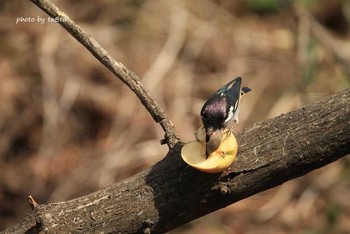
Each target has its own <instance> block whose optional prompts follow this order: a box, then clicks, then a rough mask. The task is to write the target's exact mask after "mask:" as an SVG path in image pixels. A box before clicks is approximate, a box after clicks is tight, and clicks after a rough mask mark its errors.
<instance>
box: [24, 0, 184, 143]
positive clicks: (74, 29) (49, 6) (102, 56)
mask: <svg viewBox="0 0 350 234" xmlns="http://www.w3.org/2000/svg"><path fill="white" fill-rule="evenodd" d="M31 1H32V2H33V3H34V4H35V5H37V6H38V7H39V8H41V9H42V10H43V11H45V12H46V13H47V14H48V15H49V16H51V17H52V18H56V17H59V19H60V20H59V24H60V25H61V26H62V27H63V28H65V29H66V30H67V31H68V32H69V33H70V34H71V35H72V36H73V37H74V38H75V39H77V40H78V41H79V42H80V43H81V44H82V45H83V46H85V48H87V49H88V50H89V51H90V52H91V53H92V54H93V55H94V56H95V58H97V59H98V60H99V61H100V62H101V63H102V64H103V65H105V66H106V67H107V68H108V69H109V70H110V71H111V72H112V73H113V74H114V75H116V76H117V77H118V78H119V79H120V80H122V81H123V82H124V83H125V84H126V85H127V86H128V87H129V88H130V89H131V90H132V91H133V92H134V93H135V94H136V95H137V97H138V98H139V99H140V100H141V102H142V104H143V105H144V106H145V108H146V109H147V111H148V112H149V113H150V114H151V115H152V117H153V119H154V120H155V121H156V122H157V123H159V124H160V125H161V126H162V128H163V130H164V132H165V137H164V140H162V144H164V143H166V144H168V146H169V148H170V149H171V148H172V147H173V146H174V145H175V144H176V143H177V142H178V141H179V137H178V136H177V135H176V132H175V129H174V126H173V124H172V123H171V121H170V119H169V118H168V116H167V114H166V113H165V111H164V110H163V108H162V107H161V106H160V105H159V104H158V103H157V102H156V100H155V99H154V98H153V97H152V95H151V93H150V92H148V90H147V89H146V88H145V87H143V85H142V83H141V81H140V79H139V77H138V76H137V75H136V74H135V73H134V72H132V71H130V70H129V69H127V68H126V67H125V66H124V65H123V64H122V63H120V62H117V61H115V60H114V59H113V57H112V56H111V55H110V54H109V53H108V52H107V51H106V50H105V49H103V48H102V47H101V45H100V44H99V43H98V42H97V41H96V40H95V39H94V38H92V37H91V36H90V35H88V34H87V33H86V32H85V31H84V30H83V29H82V28H81V27H80V26H79V25H77V24H76V23H75V22H74V21H73V20H71V19H70V18H69V17H68V16H67V15H66V14H65V13H64V12H62V11H61V10H59V9H58V7H56V6H55V5H54V4H53V3H52V2H50V1H49V0H31Z"/></svg>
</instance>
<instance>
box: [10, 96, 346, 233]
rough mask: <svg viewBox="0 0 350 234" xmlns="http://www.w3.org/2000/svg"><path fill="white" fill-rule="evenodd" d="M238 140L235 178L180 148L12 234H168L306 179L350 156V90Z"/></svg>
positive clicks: (34, 216) (30, 218) (54, 207)
mask: <svg viewBox="0 0 350 234" xmlns="http://www.w3.org/2000/svg"><path fill="white" fill-rule="evenodd" d="M237 139H238V143H239V152H238V159H237V161H236V162H235V163H234V164H233V165H232V170H231V172H230V173H229V174H228V175H225V176H220V175H218V174H214V175H213V174H204V173H201V172H199V171H196V170H194V169H192V168H190V167H188V166H187V165H186V164H185V163H184V162H183V161H182V159H181V157H180V150H181V146H182V144H181V143H178V144H177V145H175V147H174V148H173V149H172V150H170V151H169V153H168V154H167V156H166V157H165V158H164V159H163V160H162V161H160V162H158V163H157V164H156V165H154V166H153V167H151V168H150V169H147V170H145V171H142V172H140V173H139V174H137V175H135V176H133V177H131V178H129V179H126V180H124V181H121V182H119V183H116V184H114V185H112V186H110V187H108V188H105V189H102V190H99V191H97V192H94V193H92V194H89V195H86V196H84V197H80V198H77V199H74V200H71V201H66V202H60V203H53V204H47V205H37V206H35V208H34V209H33V211H32V212H31V213H29V214H28V215H27V216H26V217H25V219H24V220H23V221H22V222H21V223H19V224H18V225H15V226H13V227H11V228H9V229H7V230H6V232H17V233H18V232H20V233H24V232H28V233H31V232H32V233H36V232H39V231H45V232H48V233H57V232H73V233H76V232H82V233H90V232H106V233H149V232H151V233H164V232H166V231H169V230H172V229H174V228H176V227H178V226H180V225H182V224H184V223H186V222H189V221H191V220H194V219H196V218H198V217H201V216H203V215H206V214H208V213H210V212H213V211H215V210H218V209H220V208H222V207H225V206H228V205H230V204H232V203H234V202H236V201H239V200H241V199H244V198H246V197H249V196H251V195H253V194H256V193H258V192H261V191H264V190H267V189H269V188H272V187H275V186H278V185H280V184H282V183H284V182H286V181H288V180H291V179H293V178H296V177H299V176H302V175H305V174H306V173H308V172H310V171H312V170H314V169H316V168H319V167H322V166H324V165H327V164H329V163H331V162H333V161H335V160H337V159H339V158H341V157H343V156H345V155H347V154H349V153H350V89H347V90H344V91H342V92H340V93H338V94H336V95H334V96H331V97H328V98H325V99H323V100H321V101H319V102H316V103H314V104H311V105H308V106H306V107H303V108H300V109H298V110H295V111H292V112H290V113H287V114H282V115H280V116H278V117H276V118H273V119H270V120H266V121H263V122H259V123H255V124H253V125H251V126H249V127H248V128H247V129H245V130H244V131H242V132H240V133H239V134H238V135H237ZM125 157H127V155H125Z"/></svg>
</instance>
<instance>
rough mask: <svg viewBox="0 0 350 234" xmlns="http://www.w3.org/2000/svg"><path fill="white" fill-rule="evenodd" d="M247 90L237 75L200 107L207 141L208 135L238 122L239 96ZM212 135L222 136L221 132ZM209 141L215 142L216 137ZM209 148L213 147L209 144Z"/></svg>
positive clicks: (216, 140)
mask: <svg viewBox="0 0 350 234" xmlns="http://www.w3.org/2000/svg"><path fill="white" fill-rule="evenodd" d="M249 91H251V89H250V88H247V87H243V88H242V78H241V77H237V78H235V79H233V80H232V81H230V82H229V83H227V84H226V85H225V86H224V87H222V88H221V89H219V90H218V91H216V92H215V93H214V94H213V95H212V96H211V97H209V99H208V100H207V101H206V103H205V104H204V105H203V107H202V109H201V117H202V122H203V125H204V128H205V130H206V142H207V143H208V142H209V141H210V137H211V136H212V135H213V133H214V132H216V131H221V130H223V129H226V128H230V127H231V125H232V124H233V123H237V122H238V111H239V102H240V99H241V96H242V95H244V94H245V93H247V92H249ZM214 135H215V136H220V135H221V136H222V134H214ZM213 138H214V137H213ZM220 140H221V139H220ZM211 141H212V142H215V144H216V142H218V139H212V140H211ZM212 142H209V143H208V144H207V145H213V144H212ZM210 148H213V147H212V146H211V147H210ZM207 151H208V147H207ZM207 153H208V152H207ZM209 153H210V152H209Z"/></svg>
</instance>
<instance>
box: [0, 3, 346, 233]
mask: <svg viewBox="0 0 350 234" xmlns="http://www.w3.org/2000/svg"><path fill="white" fill-rule="evenodd" d="M305 2H308V5H302V3H305ZM56 4H57V5H58V6H59V8H60V9H61V10H63V11H65V12H66V13H67V14H68V15H69V16H70V17H71V18H72V19H74V20H75V21H77V22H78V23H79V24H80V25H81V26H82V27H83V28H84V29H85V30H86V31H87V32H89V33H90V34H91V35H92V36H93V37H95V39H96V40H97V41H99V42H100V44H101V45H102V46H103V47H105V48H106V49H107V50H108V51H109V52H110V54H111V55H112V56H113V57H114V58H115V59H116V60H118V61H120V62H122V63H123V64H124V65H125V66H126V67H128V68H129V69H131V70H133V71H134V72H136V73H137V74H138V75H139V76H140V77H141V79H142V81H143V83H144V84H145V86H146V87H147V88H148V89H149V90H150V91H151V92H152V93H153V95H154V96H155V97H156V98H157V100H158V101H159V102H160V103H161V105H162V106H164V108H165V109H166V111H167V113H168V114H169V116H170V118H171V120H172V122H173V123H174V125H175V128H176V130H177V132H178V134H179V135H180V137H181V140H182V141H190V140H192V139H193V132H194V131H195V130H196V129H197V128H198V126H199V125H200V118H199V110H200V108H201V106H202V105H203V103H204V101H205V99H206V97H208V96H209V95H210V94H211V93H213V92H214V91H215V90H217V89H218V88H219V87H220V86H222V85H223V84H225V83H226V82H227V81H229V80H230V79H232V78H234V77H235V76H242V77H243V81H244V85H246V86H249V87H250V88H252V89H253V92H251V93H249V95H247V96H246V97H245V98H244V100H243V102H242V107H241V112H240V124H239V126H238V127H237V131H239V129H243V128H245V127H246V126H248V125H249V124H251V123H254V122H256V121H260V120H264V119H268V118H271V117H274V116H277V115H279V114H281V113H285V112H288V111H290V110H293V109H296V108H298V107H300V106H303V105H305V104H307V103H311V102H313V101H315V100H318V99H320V98H322V97H324V96H328V95H330V94H333V93H335V92H337V91H340V90H342V89H344V88H348V87H349V86H350V40H349V39H350V2H348V1H341V0H338V1H332V0H328V1H326V0H324V1H278V0H274V1H273V0H246V1H244V0H241V1H225V0H222V1H209V0H203V1H194V0H190V1H175V0H172V1H170V0H166V1H161V0H150V1H142V0H120V1H112V0H102V1H97V0H90V1H68V0H66V1H56ZM305 12H310V13H311V15H308V14H306V13H305ZM20 17H34V19H35V20H34V21H35V22H31V23H29V22H27V23H26V22H17V23H16V21H17V19H18V18H20ZM38 17H40V18H45V23H43V24H41V23H40V22H38ZM0 35H1V39H0V230H2V229H4V228H5V227H8V226H10V225H11V224H13V223H15V222H17V221H19V220H21V219H22V218H23V217H24V215H25V214H26V213H27V212H29V211H30V207H29V205H28V202H27V200H26V197H27V196H28V195H29V194H30V195H32V196H33V197H34V198H35V199H36V201H38V202H39V203H47V202H58V201H65V200H68V199H72V198H75V197H78V196H81V195H84V194H87V193H90V192H92V191H95V190H98V189H99V188H103V187H105V186H108V185H110V184H112V183H114V182H116V181H120V180H122V179H124V178H126V177H129V176H131V175H133V174H135V173H137V172H139V171H141V170H143V169H145V168H147V167H150V166H151V165H152V164H154V163H156V162H157V161H159V160H160V159H161V158H162V157H163V156H164V155H165V153H166V151H167V147H166V146H161V145H160V144H159V140H160V139H161V138H162V136H163V132H162V130H161V128H160V126H159V125H157V124H155V123H154V121H153V120H152V119H151V117H150V115H149V114H148V112H147V111H146V110H145V109H144V108H143V106H142V104H141V103H140V102H139V100H138V99H137V98H136V97H135V95H134V94H133V93H132V92H131V91H130V90H128V88H127V87H126V86H125V85H123V84H122V83H121V82H120V81H119V80H117V79H116V78H114V77H113V75H112V74H111V73H110V72H109V71H108V70H107V69H106V68H104V67H103V66H102V65H101V64H100V63H99V62H98V61H97V60H95V59H94V58H93V56H92V55H91V54H90V53H89V52H88V51H86V49H85V48H83V47H82V46H81V45H80V44H78V43H77V41H75V40H74V39H73V38H72V37H71V36H70V35H69V34H68V33H67V32H66V31H65V30H64V29H62V28H61V27H60V26H59V25H58V24H56V23H48V22H47V15H45V14H44V13H43V12H42V11H41V10H40V9H38V8H37V7H36V6H35V5H34V4H32V3H31V2H30V1H20V0H14V1H1V3H0ZM325 131H327V130H326V129H325ZM349 198H350V160H349V157H345V158H344V159H342V160H339V161H337V162H335V163H333V164H331V165H329V166H327V167H324V168H322V169H319V170H317V171H315V172H313V173H310V174H309V175H307V176H304V177H302V178H299V179H296V180H293V181H290V182H288V183H285V184H284V185H282V186H279V187H277V188H274V189H271V190H269V191H267V192H264V193H261V194H258V195H255V196H253V197H251V198H248V199H246V200H244V201H241V202H238V203H237V204H233V205H231V206H229V207H227V208H225V209H222V210H220V211H218V212H215V213H213V214H210V215H207V216H205V217H203V218H201V219H198V220H196V221H194V222H191V223H189V224H187V225H185V226H183V227H181V228H178V229H177V230H174V231H172V233H350V199H349Z"/></svg>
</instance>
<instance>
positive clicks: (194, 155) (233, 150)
mask: <svg viewBox="0 0 350 234" xmlns="http://www.w3.org/2000/svg"><path fill="white" fill-rule="evenodd" d="M198 131H202V130H201V129H199V130H198ZM223 134H224V137H223V140H222V142H221V144H220V146H219V148H218V149H217V150H216V151H214V152H213V153H211V154H210V155H209V156H208V158H207V159H206V157H205V142H204V141H192V142H188V143H186V144H185V145H184V146H183V147H182V149H181V156H182V159H183V160H184V161H185V162H186V163H187V164H188V165H190V166H192V167H194V168H196V169H198V170H200V171H203V172H206V173H219V172H222V171H224V170H225V169H227V168H228V167H229V166H230V165H231V164H232V162H233V161H234V160H235V158H236V154H237V140H236V138H235V136H234V135H233V133H231V132H229V131H225V132H224V133H223Z"/></svg>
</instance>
